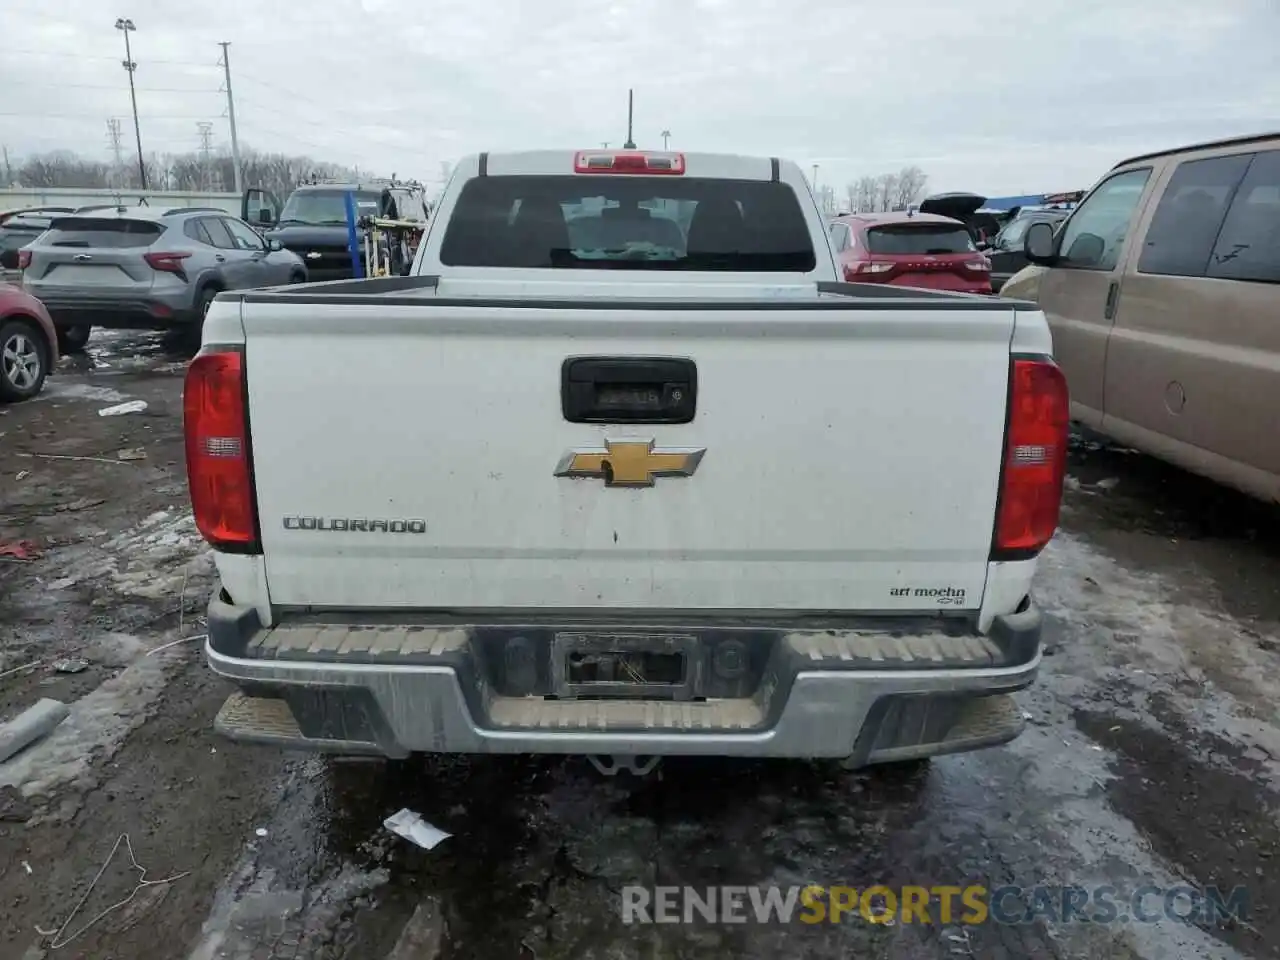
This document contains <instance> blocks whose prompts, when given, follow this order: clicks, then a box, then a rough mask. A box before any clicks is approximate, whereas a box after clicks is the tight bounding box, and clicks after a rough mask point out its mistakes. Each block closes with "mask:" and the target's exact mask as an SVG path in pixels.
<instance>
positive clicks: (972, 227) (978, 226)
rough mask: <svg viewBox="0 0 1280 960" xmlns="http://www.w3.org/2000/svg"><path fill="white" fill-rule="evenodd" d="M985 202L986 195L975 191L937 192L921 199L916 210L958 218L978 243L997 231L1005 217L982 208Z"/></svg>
mask: <svg viewBox="0 0 1280 960" xmlns="http://www.w3.org/2000/svg"><path fill="white" fill-rule="evenodd" d="M986 202H987V198H986V197H984V196H980V195H979V194H976V193H937V194H934V195H933V196H932V197H925V198H924V199H923V200H921V201H920V204H919V206H917V207H916V212H918V213H932V214H936V215H937V216H939V217H950V218H951V219H952V220H959V221H960V222H961V223H963V224H964V225H965V228H966V229H967V230H968V231H969V234H970V236H972V237H973V241H974V243H980V242H982V241H988V240H990V239H991V238H992V237H994V236H995V235H996V234H997V233H999V232H1000V228H1001V227H1002V226H1004V223H1005V219H1006V218H1005V217H1002V216H1000V215H998V214H994V213H989V212H987V211H984V210H982V205H983V204H984V203H986ZM979 211H982V212H979Z"/></svg>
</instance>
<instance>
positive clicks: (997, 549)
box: [992, 357, 1071, 560]
mask: <svg viewBox="0 0 1280 960" xmlns="http://www.w3.org/2000/svg"><path fill="white" fill-rule="evenodd" d="M1009 375H1010V385H1009V414H1008V416H1009V426H1008V430H1007V431H1006V434H1005V453H1004V463H1003V464H1001V467H1000V495H999V500H998V504H999V506H998V508H997V514H996V530H995V538H994V539H995V542H994V544H993V550H992V559H993V560H1025V559H1029V558H1031V557H1034V556H1035V555H1036V554H1038V553H1039V552H1040V551H1041V550H1043V549H1044V548H1045V546H1046V545H1047V544H1048V543H1049V540H1050V539H1051V538H1052V537H1053V534H1054V531H1055V530H1057V528H1058V512H1059V509H1060V507H1061V505H1062V481H1063V476H1064V474H1065V473H1066V467H1067V437H1068V430H1069V427H1068V423H1069V420H1070V412H1071V411H1070V399H1069V396H1068V393H1067V381H1066V378H1065V377H1064V376H1063V375H1062V370H1060V369H1059V368H1058V365H1057V364H1056V363H1054V362H1053V361H1052V360H1051V359H1049V358H1048V357H1015V358H1014V359H1013V360H1012V362H1011V369H1010V371H1009Z"/></svg>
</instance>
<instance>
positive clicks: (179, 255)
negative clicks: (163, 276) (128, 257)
mask: <svg viewBox="0 0 1280 960" xmlns="http://www.w3.org/2000/svg"><path fill="white" fill-rule="evenodd" d="M189 256H191V254H190V253H188V252H186V251H177V252H174V253H144V254H143V255H142V259H143V260H145V261H147V263H148V264H150V265H151V269H152V270H159V271H160V272H161V273H172V274H176V275H177V276H179V277H181V278H182V279H183V280H185V279H187V271H186V270H184V269H183V268H182V261H183V260H185V259H187V257H189Z"/></svg>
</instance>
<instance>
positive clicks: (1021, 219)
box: [978, 210, 1068, 293]
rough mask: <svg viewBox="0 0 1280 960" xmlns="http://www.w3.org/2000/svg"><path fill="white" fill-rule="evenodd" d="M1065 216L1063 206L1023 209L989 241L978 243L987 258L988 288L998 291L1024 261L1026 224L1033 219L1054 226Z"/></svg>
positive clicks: (1023, 264)
mask: <svg viewBox="0 0 1280 960" xmlns="http://www.w3.org/2000/svg"><path fill="white" fill-rule="evenodd" d="M1067 216H1068V211H1066V210H1023V211H1021V212H1020V213H1019V214H1018V215H1017V216H1016V217H1014V218H1013V219H1012V220H1010V221H1009V222H1008V223H1006V224H1005V225H1004V226H1003V227H1002V228H1001V229H1000V232H999V233H997V234H996V235H995V237H994V238H992V240H991V242H990V244H988V245H987V246H983V245H982V244H981V243H980V244H978V249H980V250H981V251H982V252H983V253H984V254H986V256H987V259H988V260H990V261H991V289H992V290H993V291H995V292H996V293H999V292H1000V289H1001V288H1002V287H1003V286H1004V285H1005V284H1006V283H1007V282H1008V281H1009V278H1010V277H1012V276H1013V275H1014V274H1015V273H1017V272H1018V271H1019V270H1021V269H1022V268H1023V267H1025V266H1026V265H1027V254H1026V252H1025V251H1024V250H1023V249H1022V239H1023V237H1025V236H1026V233H1027V227H1029V226H1031V224H1033V223H1047V224H1049V225H1050V226H1051V227H1056V226H1057V225H1058V224H1060V223H1062V221H1064V220H1066V219H1067Z"/></svg>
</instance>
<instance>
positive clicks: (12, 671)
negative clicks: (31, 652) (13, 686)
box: [0, 660, 44, 680]
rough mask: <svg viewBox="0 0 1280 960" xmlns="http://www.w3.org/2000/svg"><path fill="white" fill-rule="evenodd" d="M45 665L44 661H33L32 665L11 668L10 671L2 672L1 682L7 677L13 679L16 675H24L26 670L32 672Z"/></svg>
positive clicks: (0, 675) (0, 672)
mask: <svg viewBox="0 0 1280 960" xmlns="http://www.w3.org/2000/svg"><path fill="white" fill-rule="evenodd" d="M42 663H44V661H43V660H32V661H31V662H30V663H24V664H22V666H20V667H10V668H9V669H8V670H4V671H0V680H2V679H4V678H5V677H11V676H13V675H14V674H15V673H22V671H24V670H30V669H31V668H32V667H38V666H40V664H42Z"/></svg>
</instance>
